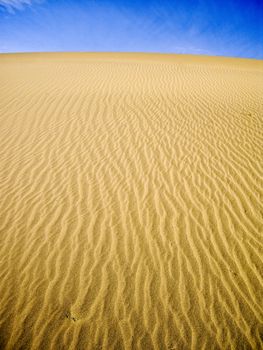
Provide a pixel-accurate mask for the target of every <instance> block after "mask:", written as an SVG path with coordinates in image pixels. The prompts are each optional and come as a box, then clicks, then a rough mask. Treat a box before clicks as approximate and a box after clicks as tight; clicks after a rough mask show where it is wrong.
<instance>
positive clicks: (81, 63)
mask: <svg viewBox="0 0 263 350" xmlns="http://www.w3.org/2000/svg"><path fill="white" fill-rule="evenodd" d="M0 82H1V84H0V153H1V157H0V172H1V175H0V348H1V349H23V350H25V349H56V350H57V349H71V350H75V349H80V350H86V349H105V350H106V349H107V350H108V349H116V350H118V349H143V350H150V349H155V350H159V349H167V350H168V349H170V350H171V349H176V350H188V349H191V350H200V349H208V350H209V349H232V350H235V349H262V348H263V61H260V60H246V59H232V58H220V57H217V58H216V57H205V56H203V57H202V56H187V55H159V54H128V53H127V54H117V53H37V54H2V55H0Z"/></svg>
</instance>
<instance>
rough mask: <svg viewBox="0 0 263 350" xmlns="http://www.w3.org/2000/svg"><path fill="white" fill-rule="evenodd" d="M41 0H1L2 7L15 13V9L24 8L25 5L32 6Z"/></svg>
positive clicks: (0, 5)
mask: <svg viewBox="0 0 263 350" xmlns="http://www.w3.org/2000/svg"><path fill="white" fill-rule="evenodd" d="M37 2H39V0H0V8H1V7H2V8H3V9H4V10H6V11H8V12H10V13H13V12H14V11H15V10H22V9H23V8H24V7H25V6H31V5H32V4H33V3H37Z"/></svg>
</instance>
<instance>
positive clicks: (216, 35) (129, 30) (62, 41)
mask: <svg viewBox="0 0 263 350" xmlns="http://www.w3.org/2000/svg"><path fill="white" fill-rule="evenodd" d="M28 51H29V52H32V51H33V52H34V51H132V52H133V51H135V52H163V53H189V54H205V55H214V56H218V55H219V56H233V57H249V58H257V59H263V0H242V1H241V0H232V1H231V0H221V1H220V0H210V1H208V0H189V1H187V0H178V1H167V0H162V1H161V0H141V1H139V0H133V1H124V0H116V1H107V0H86V1H84V0H80V1H66V0H61V1H59V0H57V1H55V0H0V52H28Z"/></svg>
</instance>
